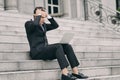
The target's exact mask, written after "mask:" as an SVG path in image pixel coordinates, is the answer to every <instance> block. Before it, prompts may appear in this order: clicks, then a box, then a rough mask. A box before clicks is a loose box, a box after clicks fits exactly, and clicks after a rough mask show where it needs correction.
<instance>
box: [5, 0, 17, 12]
mask: <svg viewBox="0 0 120 80" xmlns="http://www.w3.org/2000/svg"><path fill="white" fill-rule="evenodd" d="M17 1H18V0H5V8H6V10H11V11H17V10H18V9H17Z"/></svg>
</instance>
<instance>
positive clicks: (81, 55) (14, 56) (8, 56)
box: [0, 52, 120, 60]
mask: <svg viewBox="0 0 120 80" xmlns="http://www.w3.org/2000/svg"><path fill="white" fill-rule="evenodd" d="M75 54H76V56H77V58H78V59H86V58H120V55H119V52H116V53H115V52H113V53H112V52H75ZM0 60H30V57H29V52H22V53H20V52H16V53H10V52H8V53H5V52H2V53H0Z"/></svg>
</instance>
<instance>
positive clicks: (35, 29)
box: [25, 16, 58, 53]
mask: <svg viewBox="0 0 120 80" xmlns="http://www.w3.org/2000/svg"><path fill="white" fill-rule="evenodd" d="M40 19H41V16H37V17H36V18H35V20H34V21H27V22H26V23H25V29H26V34H27V38H28V42H29V45H30V52H31V53H35V52H36V48H37V47H39V48H40V47H44V46H46V45H48V41H47V37H46V32H47V31H49V30H53V29H56V28H57V27H58V24H57V22H56V21H55V20H54V19H53V18H51V19H48V20H49V21H50V23H51V24H46V23H44V24H43V28H44V30H43V29H42V27H41V26H40V24H39V21H40Z"/></svg>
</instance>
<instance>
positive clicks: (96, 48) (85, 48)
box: [0, 43, 120, 52]
mask: <svg viewBox="0 0 120 80" xmlns="http://www.w3.org/2000/svg"><path fill="white" fill-rule="evenodd" d="M72 46H73V49H74V51H75V52H120V46H109V45H108V46H105V45H75V46H74V45H72ZM26 51H29V44H27V43H0V52H26Z"/></svg>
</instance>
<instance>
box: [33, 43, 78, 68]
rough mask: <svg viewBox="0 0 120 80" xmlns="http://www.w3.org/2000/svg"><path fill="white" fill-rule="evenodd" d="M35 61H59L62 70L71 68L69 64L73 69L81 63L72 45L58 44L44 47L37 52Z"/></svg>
mask: <svg viewBox="0 0 120 80" xmlns="http://www.w3.org/2000/svg"><path fill="white" fill-rule="evenodd" d="M65 55H66V56H67V58H68V60H67V59H66V57H65ZM33 59H36V60H53V59H57V60H58V63H59V65H60V68H61V69H64V68H67V67H68V66H69V63H70V65H71V67H72V68H74V67H76V66H78V65H79V62H78V60H77V58H76V56H75V53H74V51H73V48H72V47H71V45H70V44H61V43H57V44H51V45H47V46H45V47H42V49H41V50H40V51H38V52H37V54H36V56H35V57H34V58H33ZM68 61H69V63H68Z"/></svg>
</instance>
